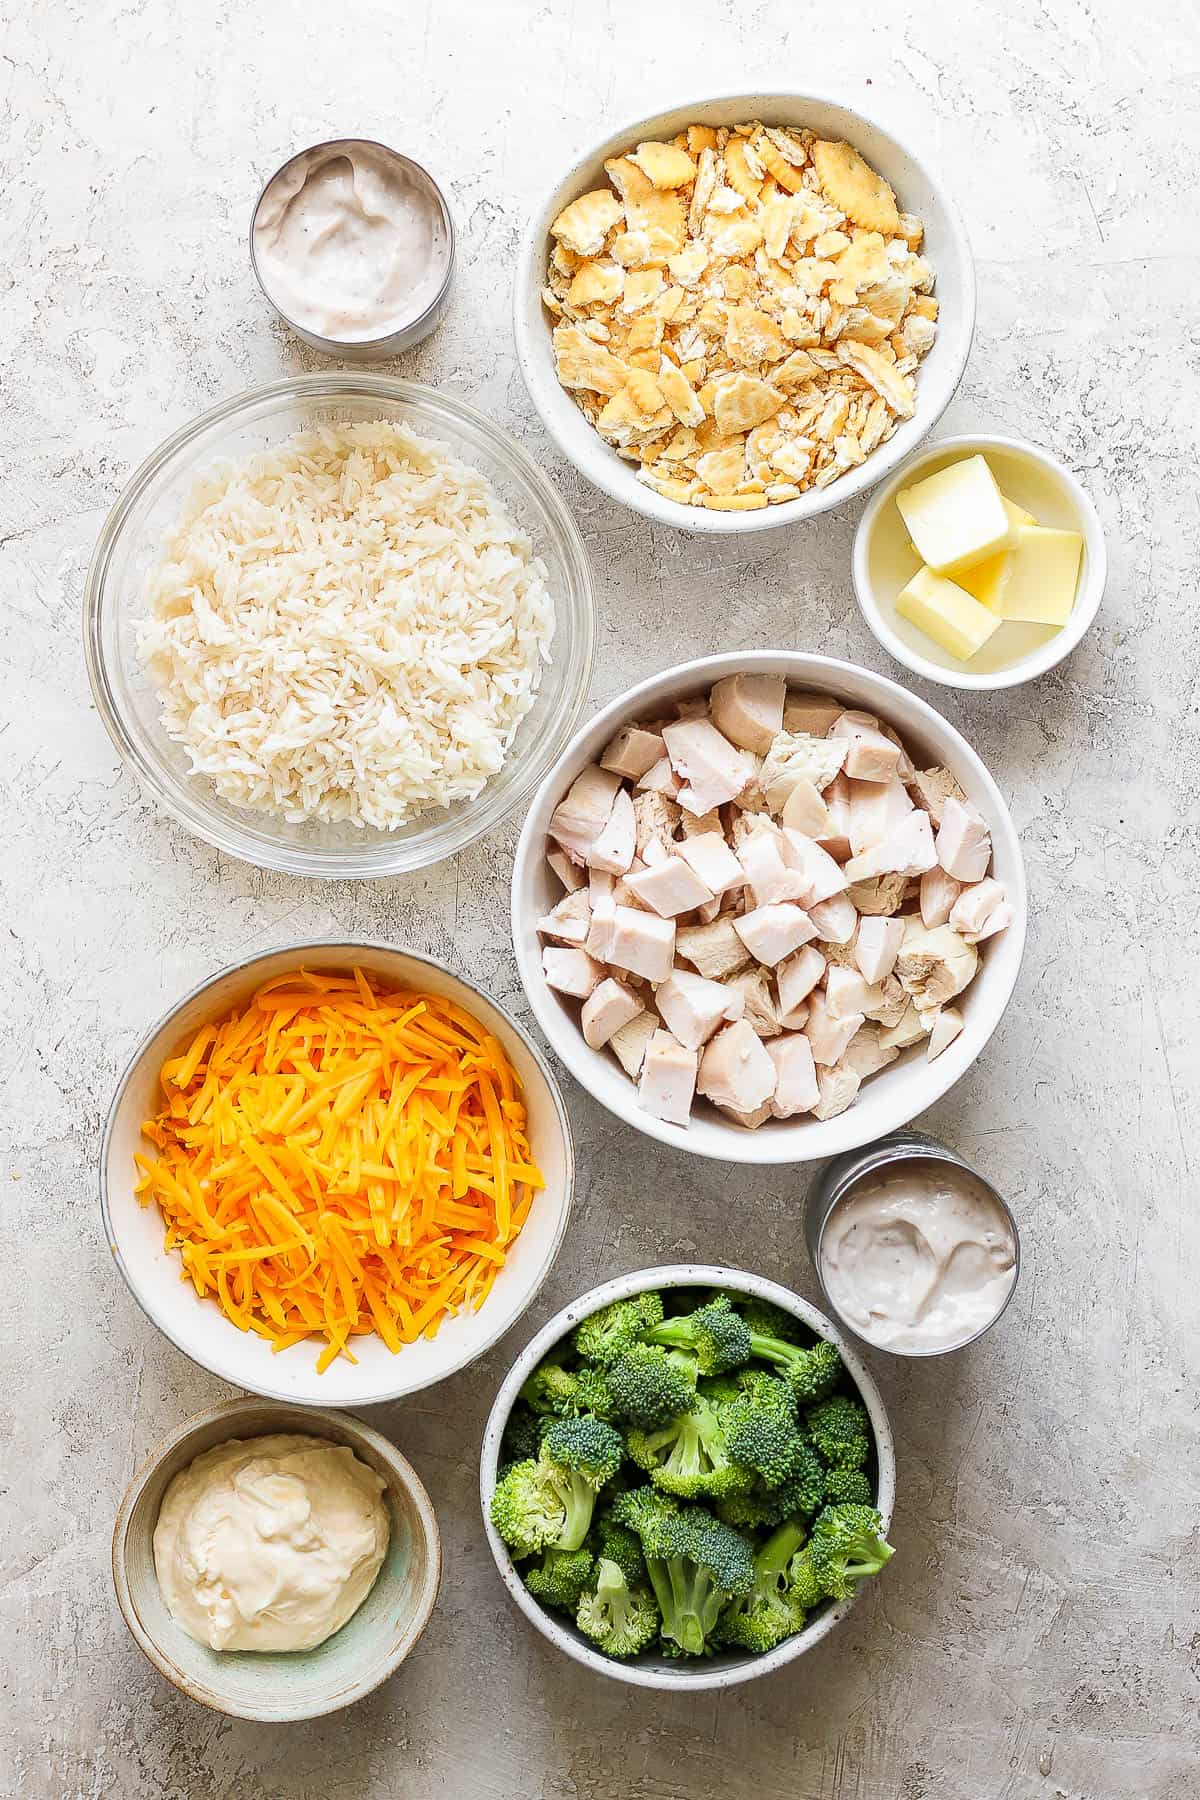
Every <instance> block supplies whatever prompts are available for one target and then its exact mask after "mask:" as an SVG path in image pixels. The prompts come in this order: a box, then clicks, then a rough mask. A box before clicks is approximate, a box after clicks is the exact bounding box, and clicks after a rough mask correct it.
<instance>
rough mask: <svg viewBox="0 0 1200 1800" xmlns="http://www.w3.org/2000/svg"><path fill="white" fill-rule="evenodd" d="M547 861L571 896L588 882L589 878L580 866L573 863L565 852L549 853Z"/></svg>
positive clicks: (554, 851)
mask: <svg viewBox="0 0 1200 1800" xmlns="http://www.w3.org/2000/svg"><path fill="white" fill-rule="evenodd" d="M546 861H547V862H548V863H549V864H550V867H551V868H552V869H553V870H554V873H555V874H556V875H557V876H558V879H559V880H560V881H561V882H562V884H563V886H564V887H565V888H566V890H567V892H568V893H569V894H573V893H574V892H575V889H576V888H579V887H582V886H583V884H584V882H585V881H586V880H587V876H586V875H585V874H584V872H583V870H582V869H581V868H580V866H579V864H578V863H575V862H572V861H571V858H570V857H569V856H568V855H567V853H566V851H565V850H551V851H549V852H548V853H547V856H546Z"/></svg>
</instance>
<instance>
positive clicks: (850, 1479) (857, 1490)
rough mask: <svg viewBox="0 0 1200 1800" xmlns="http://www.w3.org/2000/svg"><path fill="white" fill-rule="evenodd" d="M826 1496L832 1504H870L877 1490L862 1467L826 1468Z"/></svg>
mask: <svg viewBox="0 0 1200 1800" xmlns="http://www.w3.org/2000/svg"><path fill="white" fill-rule="evenodd" d="M825 1498H826V1500H827V1501H828V1502H829V1504H830V1505H831V1506H841V1505H851V1506H870V1505H872V1504H873V1502H874V1499H875V1490H874V1488H873V1487H872V1486H871V1479H870V1477H869V1476H868V1475H865V1474H864V1473H863V1471H862V1470H861V1469H826V1471H825Z"/></svg>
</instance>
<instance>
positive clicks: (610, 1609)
mask: <svg viewBox="0 0 1200 1800" xmlns="http://www.w3.org/2000/svg"><path fill="white" fill-rule="evenodd" d="M661 1622H662V1621H661V1618H660V1616H659V1611H658V1607H657V1605H656V1604H655V1601H654V1596H653V1595H652V1594H651V1592H650V1590H649V1588H647V1587H645V1586H644V1585H643V1584H642V1583H641V1582H630V1581H629V1579H628V1577H627V1576H626V1574H625V1571H624V1570H623V1569H622V1568H621V1566H620V1565H619V1564H618V1563H616V1562H613V1561H612V1560H611V1559H610V1558H609V1557H606V1556H602V1557H601V1558H600V1561H599V1563H598V1564H597V1566H596V1580H595V1586H594V1587H589V1588H587V1589H586V1590H585V1591H584V1592H583V1593H582V1594H581V1595H580V1596H579V1604H578V1609H577V1611H576V1613H575V1623H576V1625H578V1627H579V1629H580V1631H582V1633H583V1635H584V1637H588V1638H591V1640H592V1642H593V1643H594V1644H595V1645H596V1647H597V1649H600V1650H603V1651H605V1652H606V1653H607V1654H608V1655H609V1656H636V1655H637V1653H638V1651H639V1650H644V1649H645V1648H646V1646H647V1645H648V1644H652V1643H653V1642H654V1640H655V1638H656V1637H657V1636H658V1630H659V1625H660V1624H661Z"/></svg>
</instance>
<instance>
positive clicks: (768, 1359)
mask: <svg viewBox="0 0 1200 1800" xmlns="http://www.w3.org/2000/svg"><path fill="white" fill-rule="evenodd" d="M750 1353H751V1355H752V1356H756V1357H757V1358H758V1360H759V1362H765V1363H770V1364H771V1365H772V1366H773V1367H774V1368H776V1369H778V1370H779V1371H780V1373H781V1374H782V1375H783V1377H784V1379H785V1380H786V1381H787V1382H788V1384H789V1386H790V1387H791V1389H792V1392H793V1393H794V1394H795V1396H796V1399H797V1400H798V1401H799V1402H800V1403H801V1405H804V1406H807V1405H808V1404H809V1403H810V1402H811V1401H813V1400H820V1399H822V1398H823V1397H824V1396H825V1395H826V1394H831V1393H832V1392H833V1390H834V1388H835V1387H836V1386H837V1383H838V1382H839V1381H840V1380H841V1377H842V1373H843V1370H842V1359H841V1357H840V1356H839V1355H838V1353H837V1351H836V1350H835V1349H834V1347H833V1345H832V1344H829V1343H826V1341H825V1339H824V1338H818V1340H817V1342H816V1343H815V1344H813V1345H811V1346H810V1347H809V1348H808V1349H805V1348H804V1346H803V1345H802V1344H792V1343H789V1342H787V1341H786V1340H785V1339H783V1338H779V1337H773V1336H771V1335H770V1334H766V1333H763V1332H759V1331H751V1333H750Z"/></svg>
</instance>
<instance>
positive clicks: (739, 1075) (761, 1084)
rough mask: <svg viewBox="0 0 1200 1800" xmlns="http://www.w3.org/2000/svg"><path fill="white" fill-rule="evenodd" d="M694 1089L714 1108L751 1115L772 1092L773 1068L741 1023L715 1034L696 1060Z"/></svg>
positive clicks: (746, 1026) (753, 1034) (765, 1053)
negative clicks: (723, 1107)
mask: <svg viewBox="0 0 1200 1800" xmlns="http://www.w3.org/2000/svg"><path fill="white" fill-rule="evenodd" d="M696 1088H697V1091H698V1092H699V1093H701V1094H704V1095H705V1096H706V1098H707V1099H709V1100H711V1101H712V1102H713V1105H714V1106H727V1107H730V1108H732V1109H733V1110H734V1111H735V1112H741V1113H752V1112H753V1111H754V1110H755V1108H756V1107H759V1106H761V1105H762V1104H763V1102H764V1101H767V1100H770V1099H771V1097H772V1096H773V1094H774V1092H775V1064H774V1063H773V1062H772V1061H771V1058H770V1057H769V1056H768V1055H767V1052H766V1050H765V1049H764V1047H763V1044H762V1040H761V1039H760V1038H759V1037H758V1036H757V1034H756V1033H755V1032H754V1030H753V1029H752V1028H751V1026H750V1025H749V1024H748V1023H747V1021H746V1020H745V1019H738V1020H737V1021H736V1022H735V1023H734V1024H732V1025H726V1026H725V1028H724V1030H722V1031H718V1033H717V1035H716V1036H715V1037H714V1038H712V1039H711V1040H710V1041H709V1043H708V1046H707V1047H706V1049H705V1051H704V1054H703V1056H702V1057H701V1058H700V1071H699V1074H698V1075H697V1077H696Z"/></svg>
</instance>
